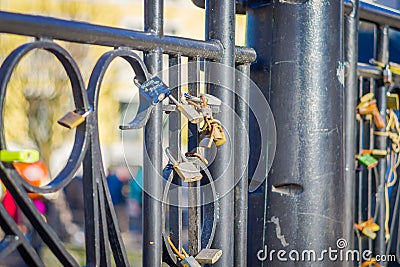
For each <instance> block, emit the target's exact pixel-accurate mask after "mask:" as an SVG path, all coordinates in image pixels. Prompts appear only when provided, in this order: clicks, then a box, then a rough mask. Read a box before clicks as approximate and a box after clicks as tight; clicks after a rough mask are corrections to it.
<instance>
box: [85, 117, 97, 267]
mask: <svg viewBox="0 0 400 267" xmlns="http://www.w3.org/2000/svg"><path fill="white" fill-rule="evenodd" d="M92 120H93V116H91V117H89V118H87V123H88V124H89V125H92V123H91V122H92ZM92 128H93V127H91V128H90V129H92ZM89 139H90V141H89V147H88V150H87V151H86V155H85V158H84V160H83V180H82V182H83V192H84V194H83V196H84V203H85V206H84V208H85V248H86V265H88V266H98V265H99V264H100V262H99V260H100V237H99V236H100V233H99V228H98V224H99V217H98V216H99V205H98V203H99V202H98V191H97V182H96V177H99V176H100V173H99V170H98V169H97V168H96V166H95V164H94V162H95V154H96V153H95V152H94V150H95V148H94V145H93V137H92V136H91V137H90V138H89Z"/></svg>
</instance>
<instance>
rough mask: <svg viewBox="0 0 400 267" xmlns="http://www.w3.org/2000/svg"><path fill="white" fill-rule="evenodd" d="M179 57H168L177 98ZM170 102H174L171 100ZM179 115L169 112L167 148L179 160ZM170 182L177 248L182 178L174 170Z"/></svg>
mask: <svg viewBox="0 0 400 267" xmlns="http://www.w3.org/2000/svg"><path fill="white" fill-rule="evenodd" d="M181 60H182V59H181V57H180V56H177V57H174V56H171V57H170V58H169V86H170V88H171V89H175V90H173V91H172V92H171V94H172V95H173V96H174V97H175V98H176V99H179V97H180V95H181V82H182V81H181ZM170 104H174V103H173V102H172V100H171V101H170ZM181 129H182V124H181V116H180V113H179V112H171V113H170V114H169V149H170V152H171V155H172V156H173V157H174V158H175V159H177V160H178V161H179V162H180V161H181V160H182V158H181V132H180V131H181ZM173 175H174V178H173V180H172V183H173V184H175V185H177V187H176V190H175V192H174V193H173V194H171V195H170V198H169V203H172V205H170V206H169V220H168V223H169V227H167V231H169V232H170V237H171V240H172V242H173V243H174V244H176V245H177V247H178V249H180V248H181V247H182V206H181V205H182V188H181V186H182V180H181V178H180V177H179V175H178V174H177V173H175V172H174V174H173Z"/></svg>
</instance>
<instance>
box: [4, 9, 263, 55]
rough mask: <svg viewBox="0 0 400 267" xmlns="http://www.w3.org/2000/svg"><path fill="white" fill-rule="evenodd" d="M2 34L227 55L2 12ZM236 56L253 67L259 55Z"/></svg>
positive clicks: (175, 40)
mask: <svg viewBox="0 0 400 267" xmlns="http://www.w3.org/2000/svg"><path fill="white" fill-rule="evenodd" d="M0 32H2V33H11V34H19V35H26V36H33V37H37V38H48V39H56V40H62V41H69V42H77V43H84V44H95V45H101V46H110V47H121V46H123V47H129V48H132V49H135V50H141V51H151V50H154V49H157V48H158V47H161V48H162V50H163V53H166V54H170V55H182V56H187V57H201V58H205V59H210V60H218V59H219V58H220V57H221V55H222V52H223V47H222V45H221V44H219V43H218V42H216V41H209V42H206V41H201V40H194V39H188V38H182V37H175V36H163V37H162V38H158V37H156V36H154V35H153V34H151V33H146V32H140V31H133V30H127V29H121V28H115V27H108V26H101V25H96V24H90V23H86V22H79V21H72V20H63V19H57V18H52V17H45V16H34V15H26V14H18V13H11V12H4V11H2V12H0ZM236 55H237V56H236V59H237V63H249V62H253V61H254V60H255V59H256V53H255V51H254V50H253V49H251V48H249V47H239V46H238V47H236Z"/></svg>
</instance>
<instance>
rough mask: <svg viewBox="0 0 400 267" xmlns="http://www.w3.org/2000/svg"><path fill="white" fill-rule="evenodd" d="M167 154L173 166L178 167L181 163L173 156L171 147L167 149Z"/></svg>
mask: <svg viewBox="0 0 400 267" xmlns="http://www.w3.org/2000/svg"><path fill="white" fill-rule="evenodd" d="M165 154H166V155H167V157H168V159H169V161H170V162H171V163H172V165H173V166H177V165H178V164H179V162H178V161H177V160H176V159H175V158H174V157H173V156H172V154H171V151H170V149H169V147H167V148H166V149H165Z"/></svg>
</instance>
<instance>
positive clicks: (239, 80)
mask: <svg viewBox="0 0 400 267" xmlns="http://www.w3.org/2000/svg"><path fill="white" fill-rule="evenodd" d="M237 70H238V72H236V73H237V75H238V77H236V97H235V111H236V115H237V117H236V123H235V125H236V127H235V169H234V171H235V180H236V179H238V182H237V184H236V186H235V261H234V263H235V265H234V266H236V267H246V266H247V211H248V188H249V182H248V178H249V177H248V174H247V171H248V169H247V164H248V149H249V146H248V144H249V140H248V128H249V107H248V102H249V97H250V90H249V89H250V65H239V66H237ZM239 96H240V97H239Z"/></svg>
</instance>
